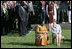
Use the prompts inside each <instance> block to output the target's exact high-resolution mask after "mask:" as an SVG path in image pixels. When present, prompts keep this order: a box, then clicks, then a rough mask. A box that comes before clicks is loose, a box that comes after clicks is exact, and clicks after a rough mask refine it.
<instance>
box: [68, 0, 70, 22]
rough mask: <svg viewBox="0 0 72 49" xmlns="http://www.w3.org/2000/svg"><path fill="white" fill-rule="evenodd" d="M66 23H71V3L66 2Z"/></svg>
mask: <svg viewBox="0 0 72 49" xmlns="http://www.w3.org/2000/svg"><path fill="white" fill-rule="evenodd" d="M68 22H69V23H71V1H68Z"/></svg>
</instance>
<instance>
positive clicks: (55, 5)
mask: <svg viewBox="0 0 72 49" xmlns="http://www.w3.org/2000/svg"><path fill="white" fill-rule="evenodd" d="M53 9H54V15H53V19H56V21H57V9H58V5H57V1H54V8H53Z"/></svg>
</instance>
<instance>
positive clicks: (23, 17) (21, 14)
mask: <svg viewBox="0 0 72 49" xmlns="http://www.w3.org/2000/svg"><path fill="white" fill-rule="evenodd" d="M17 8H18V9H17V12H18V20H19V22H18V27H19V32H20V36H22V35H23V34H26V32H27V28H26V26H27V22H26V21H27V17H28V16H27V12H26V11H25V9H24V8H23V7H22V6H21V4H20V3H18V5H17Z"/></svg>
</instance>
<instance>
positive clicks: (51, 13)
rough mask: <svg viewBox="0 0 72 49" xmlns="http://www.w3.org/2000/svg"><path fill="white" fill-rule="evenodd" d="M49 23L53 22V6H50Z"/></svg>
mask: <svg viewBox="0 0 72 49" xmlns="http://www.w3.org/2000/svg"><path fill="white" fill-rule="evenodd" d="M48 14H49V23H52V21H53V5H48Z"/></svg>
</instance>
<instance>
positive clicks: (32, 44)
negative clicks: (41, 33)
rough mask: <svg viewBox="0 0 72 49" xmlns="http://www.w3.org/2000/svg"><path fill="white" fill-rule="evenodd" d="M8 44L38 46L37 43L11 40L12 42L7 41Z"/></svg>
mask: <svg viewBox="0 0 72 49" xmlns="http://www.w3.org/2000/svg"><path fill="white" fill-rule="evenodd" d="M7 44H11V45H24V46H36V45H35V43H29V42H27V43H19V42H10V43H7Z"/></svg>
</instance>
